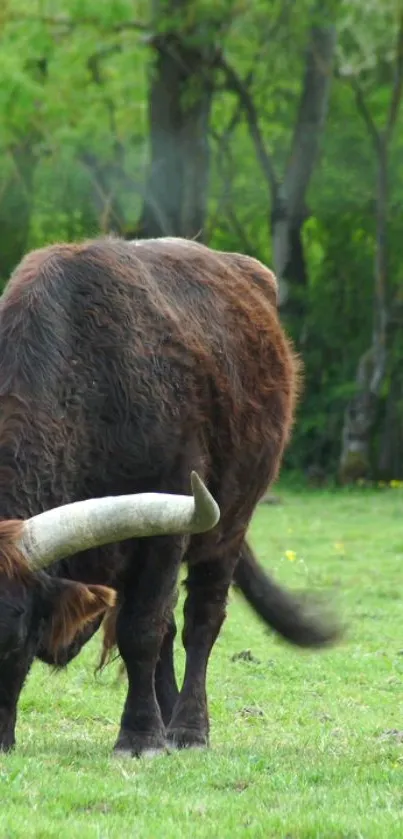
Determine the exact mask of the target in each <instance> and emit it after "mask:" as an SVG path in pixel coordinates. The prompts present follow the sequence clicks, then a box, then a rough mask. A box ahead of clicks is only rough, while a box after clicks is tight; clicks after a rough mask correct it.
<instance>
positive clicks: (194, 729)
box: [167, 551, 237, 748]
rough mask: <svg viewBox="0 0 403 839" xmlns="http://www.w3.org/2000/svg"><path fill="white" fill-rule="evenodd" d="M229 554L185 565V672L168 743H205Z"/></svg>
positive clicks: (229, 573)
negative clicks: (209, 676)
mask: <svg viewBox="0 0 403 839" xmlns="http://www.w3.org/2000/svg"><path fill="white" fill-rule="evenodd" d="M232 557H234V559H232V558H231V557H228V556H227V557H226V558H220V559H218V558H217V559H216V560H211V561H206V562H199V563H198V564H191V565H190V567H189V572H188V577H187V580H186V587H187V592H188V593H187V598H186V602H185V623H184V630H183V644H184V647H185V650H186V667H185V676H184V682H183V687H182V690H181V692H180V695H179V698H178V701H177V703H176V705H175V709H174V712H173V715H172V719H171V722H170V724H169V727H168V731H167V735H168V742H169V745H170V746H172V747H176V748H184V747H190V746H199V747H200V746H207V745H208V743H209V717H208V707H207V694H206V674H207V664H208V660H209V656H210V652H211V650H212V648H213V646H214V642H215V640H216V638H217V636H218V634H219V632H220V629H221V626H222V624H223V621H224V619H225V613H226V603H227V596H228V589H229V586H230V583H231V580H232V574H233V567H234V565H235V562H236V557H237V552H236V551H234V552H233V553H232ZM192 559H193V557H192Z"/></svg>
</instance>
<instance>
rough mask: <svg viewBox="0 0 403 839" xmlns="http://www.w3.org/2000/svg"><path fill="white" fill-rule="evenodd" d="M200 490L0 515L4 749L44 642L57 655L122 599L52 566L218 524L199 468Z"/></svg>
mask: <svg viewBox="0 0 403 839" xmlns="http://www.w3.org/2000/svg"><path fill="white" fill-rule="evenodd" d="M192 491H193V497H192V496H186V495H173V494H164V493H144V494H140V495H125V496H112V497H107V498H96V499H89V500H87V501H78V502H76V503H73V504H68V505H66V506H63V507H56V508H54V509H52V510H48V511H47V512H45V513H41V514H40V515H38V516H34V517H33V518H31V519H27V520H25V521H19V520H14V521H3V522H0V748H1V747H2V746H3V748H4V747H5V748H8V747H9V745H12V742H13V737H11V742H10V743H9V742H8V741H9V740H10V733H9V727H10V720H9V716H10V713H11V712H12V714H11V716H12V715H13V714H14V715H15V708H14V707H13V708H12V707H11V706H13V705H15V701H16V699H17V697H18V693H19V690H20V688H21V685H22V682H23V680H24V678H25V675H26V673H27V671H28V669H29V667H30V664H31V662H32V660H33V657H34V656H35V654H36V652H37V648H38V645H39V644H41V645H42V646H43V647H45V648H46V650H47V651H48V653H49V656H50V657H51V658H52V659H53V660H54V661H56V660H57V655H58V651H62V650H65V649H66V647H68V646H69V645H70V644H71V643H72V642H73V641H74V639H75V637H76V636H77V634H79V633H80V632H82V631H83V630H85V627H86V626H87V625H88V624H89V623H91V622H94V621H96V620H97V618H98V619H99V618H100V616H101V615H105V613H107V612H108V610H109V609H110V608H111V607H112V606H114V604H115V598H116V593H115V591H114V590H113V589H111V588H108V587H105V586H101V585H84V584H82V583H78V582H74V581H72V580H67V579H62V578H60V577H59V576H54V575H52V574H50V573H47V572H49V569H50V566H51V565H52V564H53V563H54V562H56V561H57V560H60V559H62V558H65V557H68V556H71V555H73V554H77V553H80V552H82V551H85V550H87V549H90V548H94V547H99V546H101V545H106V544H110V543H114V542H119V541H121V540H125V539H130V538H138V537H147V536H155V535H163V534H169V533H172V534H186V533H189V534H191V533H202V532H203V531H206V530H209V529H211V528H212V527H214V525H215V524H216V523H217V521H218V519H219V515H220V514H219V509H218V506H217V504H216V502H215V501H214V499H213V498H212V496H211V495H210V493H209V492H208V490H207V488H206V487H205V485H204V484H203V482H202V481H201V480H200V478H199V477H198V476H197V474H196V473H192ZM84 561H85V560H84V557H83V562H84ZM9 712H10V713H9ZM4 732H5V733H4Z"/></svg>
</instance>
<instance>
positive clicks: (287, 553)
mask: <svg viewBox="0 0 403 839" xmlns="http://www.w3.org/2000/svg"><path fill="white" fill-rule="evenodd" d="M284 556H285V558H286V559H288V560H289V561H290V562H295V560H296V558H297V554H296V553H295V551H285V553H284Z"/></svg>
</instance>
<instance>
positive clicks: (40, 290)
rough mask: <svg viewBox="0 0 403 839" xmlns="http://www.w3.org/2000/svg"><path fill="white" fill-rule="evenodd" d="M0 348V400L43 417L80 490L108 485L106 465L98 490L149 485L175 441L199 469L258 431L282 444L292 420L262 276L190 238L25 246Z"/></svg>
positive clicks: (247, 447)
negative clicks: (18, 400) (24, 405)
mask: <svg viewBox="0 0 403 839" xmlns="http://www.w3.org/2000/svg"><path fill="white" fill-rule="evenodd" d="M0 354H1V355H0V358H1V362H0V364H1V367H0V399H1V398H7V397H8V396H9V394H10V393H13V394H14V395H15V394H18V395H20V396H22V397H23V398H24V399H25V400H28V402H29V401H30V404H31V406H36V409H37V411H40V413H41V416H42V417H43V416H45V417H46V416H48V417H49V423H50V426H51V428H52V434H53V438H54V446H55V447H57V440H59V450H63V452H64V453H63V458H64V466H63V468H64V469H66V470H68V469H69V468H70V469H75V470H76V473H77V475H78V476H79V479H80V480H81V481H82V480H85V481H86V482H87V483H86V492H87V493H93V492H95V491H97V490H98V491H100V492H102V491H103V492H104V491H105V489H106V487H105V486H101V484H102V482H103V478H104V477H105V475H106V469H108V475H109V479H108V480H109V491H116V492H123V491H129V490H130V491H134V490H135V489H137V488H141V489H146V488H147V482H149V485H150V487H151V486H152V485H153V482H154V481H155V479H156V477H157V476H161V475H162V474H163V473H164V472H165V473H167V474H168V473H169V472H170V470H172V469H174V468H175V463H176V462H177V460H178V459H179V458H180V457H181V455H183V453H184V451H185V449H186V447H188V448H189V458H190V460H192V457H193V458H194V461H193V462H194V465H196V466H197V463H196V462H195V460H197V457H202V458H203V457H204V458H205V460H206V461H207V462H208V460H209V457H210V458H211V457H214V458H216V459H217V458H222V459H223V461H224V460H225V459H227V460H230V459H231V457H233V453H234V449H238V448H239V446H241V445H242V446H243V448H244V452H245V458H246V459H247V458H248V457H249V456H250V455H251V454H253V453H254V452H255V451H256V452H257V451H258V450H259V449H261V448H262V445H263V443H264V441H266V443H267V445H268V446H269V448H270V449H271V450H272V451H273V452H276V453H281V451H282V448H283V445H284V442H285V440H286V438H287V435H288V431H289V427H290V424H291V420H292V411H293V402H294V393H295V370H296V365H295V359H294V358H293V355H292V353H291V350H290V347H289V345H288V343H287V341H286V339H285V337H284V335H283V331H282V329H281V326H280V324H279V320H278V315H277V309H276V304H275V283H274V281H273V275H272V274H271V273H270V272H269V271H268V270H267V269H266V268H264V266H262V265H261V264H260V263H258V262H257V261H256V260H251V259H249V258H248V257H244V256H242V255H235V254H222V253H219V252H214V251H212V250H210V249H208V248H206V247H204V246H203V245H199V244H197V243H194V242H186V241H184V240H170V239H161V240H151V241H143V242H135V243H129V242H124V241H122V240H117V239H114V238H106V239H100V240H96V241H94V242H88V243H83V244H79V245H62V246H59V245H56V246H53V247H50V248H47V249H44V250H42V251H36V252H33V253H31V254H29V255H28V256H27V257H26V258H25V260H23V262H22V263H21V265H20V266H19V267H18V268H17V269H16V271H15V272H14V275H13V277H12V278H11V281H10V283H9V285H8V287H7V289H6V292H5V294H4V295H3V298H2V300H1V303H0ZM276 456H277V455H276ZM134 474H136V476H137V479H138V487H135V486H133V475H134ZM77 480H78V478H77Z"/></svg>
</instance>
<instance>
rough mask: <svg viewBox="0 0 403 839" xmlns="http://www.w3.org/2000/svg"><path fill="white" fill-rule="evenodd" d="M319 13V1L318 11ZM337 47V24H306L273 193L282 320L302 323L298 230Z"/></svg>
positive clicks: (301, 253)
mask: <svg viewBox="0 0 403 839" xmlns="http://www.w3.org/2000/svg"><path fill="white" fill-rule="evenodd" d="M320 13H321V4H319V6H318V10H317V14H320ZM335 46H336V29H335V27H334V26H333V25H331V24H329V23H327V22H326V23H323V24H321V25H317V24H316V23H315V24H314V25H313V26H312V28H311V33H310V41H309V45H308V48H307V54H306V63H305V72H304V81H303V85H302V91H301V98H300V103H299V108H298V115H297V120H296V124H295V130H294V136H293V141H292V146H291V153H290V158H289V162H288V166H287V169H286V173H285V176H284V179H283V182H282V184H281V186H279V188H278V190H277V194H275V195H274V196H273V203H272V206H273V211H272V239H273V267H274V271H275V273H276V275H277V277H278V280H279V283H280V302H281V304H282V311H283V314H284V316H285V318H286V319H290V320H291V321H294V323H295V322H296V323H301V322H302V323H303V320H302V321H301V318H302V319H303V316H304V312H305V305H304V304H305V300H304V298H305V295H304V291H305V288H306V283H307V272H306V263H305V255H304V249H303V243H302V229H303V225H304V222H305V220H306V219H307V218H308V216H309V212H308V209H307V204H306V196H307V192H308V188H309V184H310V181H311V177H312V174H313V171H314V167H315V164H316V161H317V156H318V152H319V144H320V140H321V136H322V133H323V129H324V125H325V120H326V114H327V106H328V100H329V92H330V85H331V81H332V64H333V58H334V52H335Z"/></svg>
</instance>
